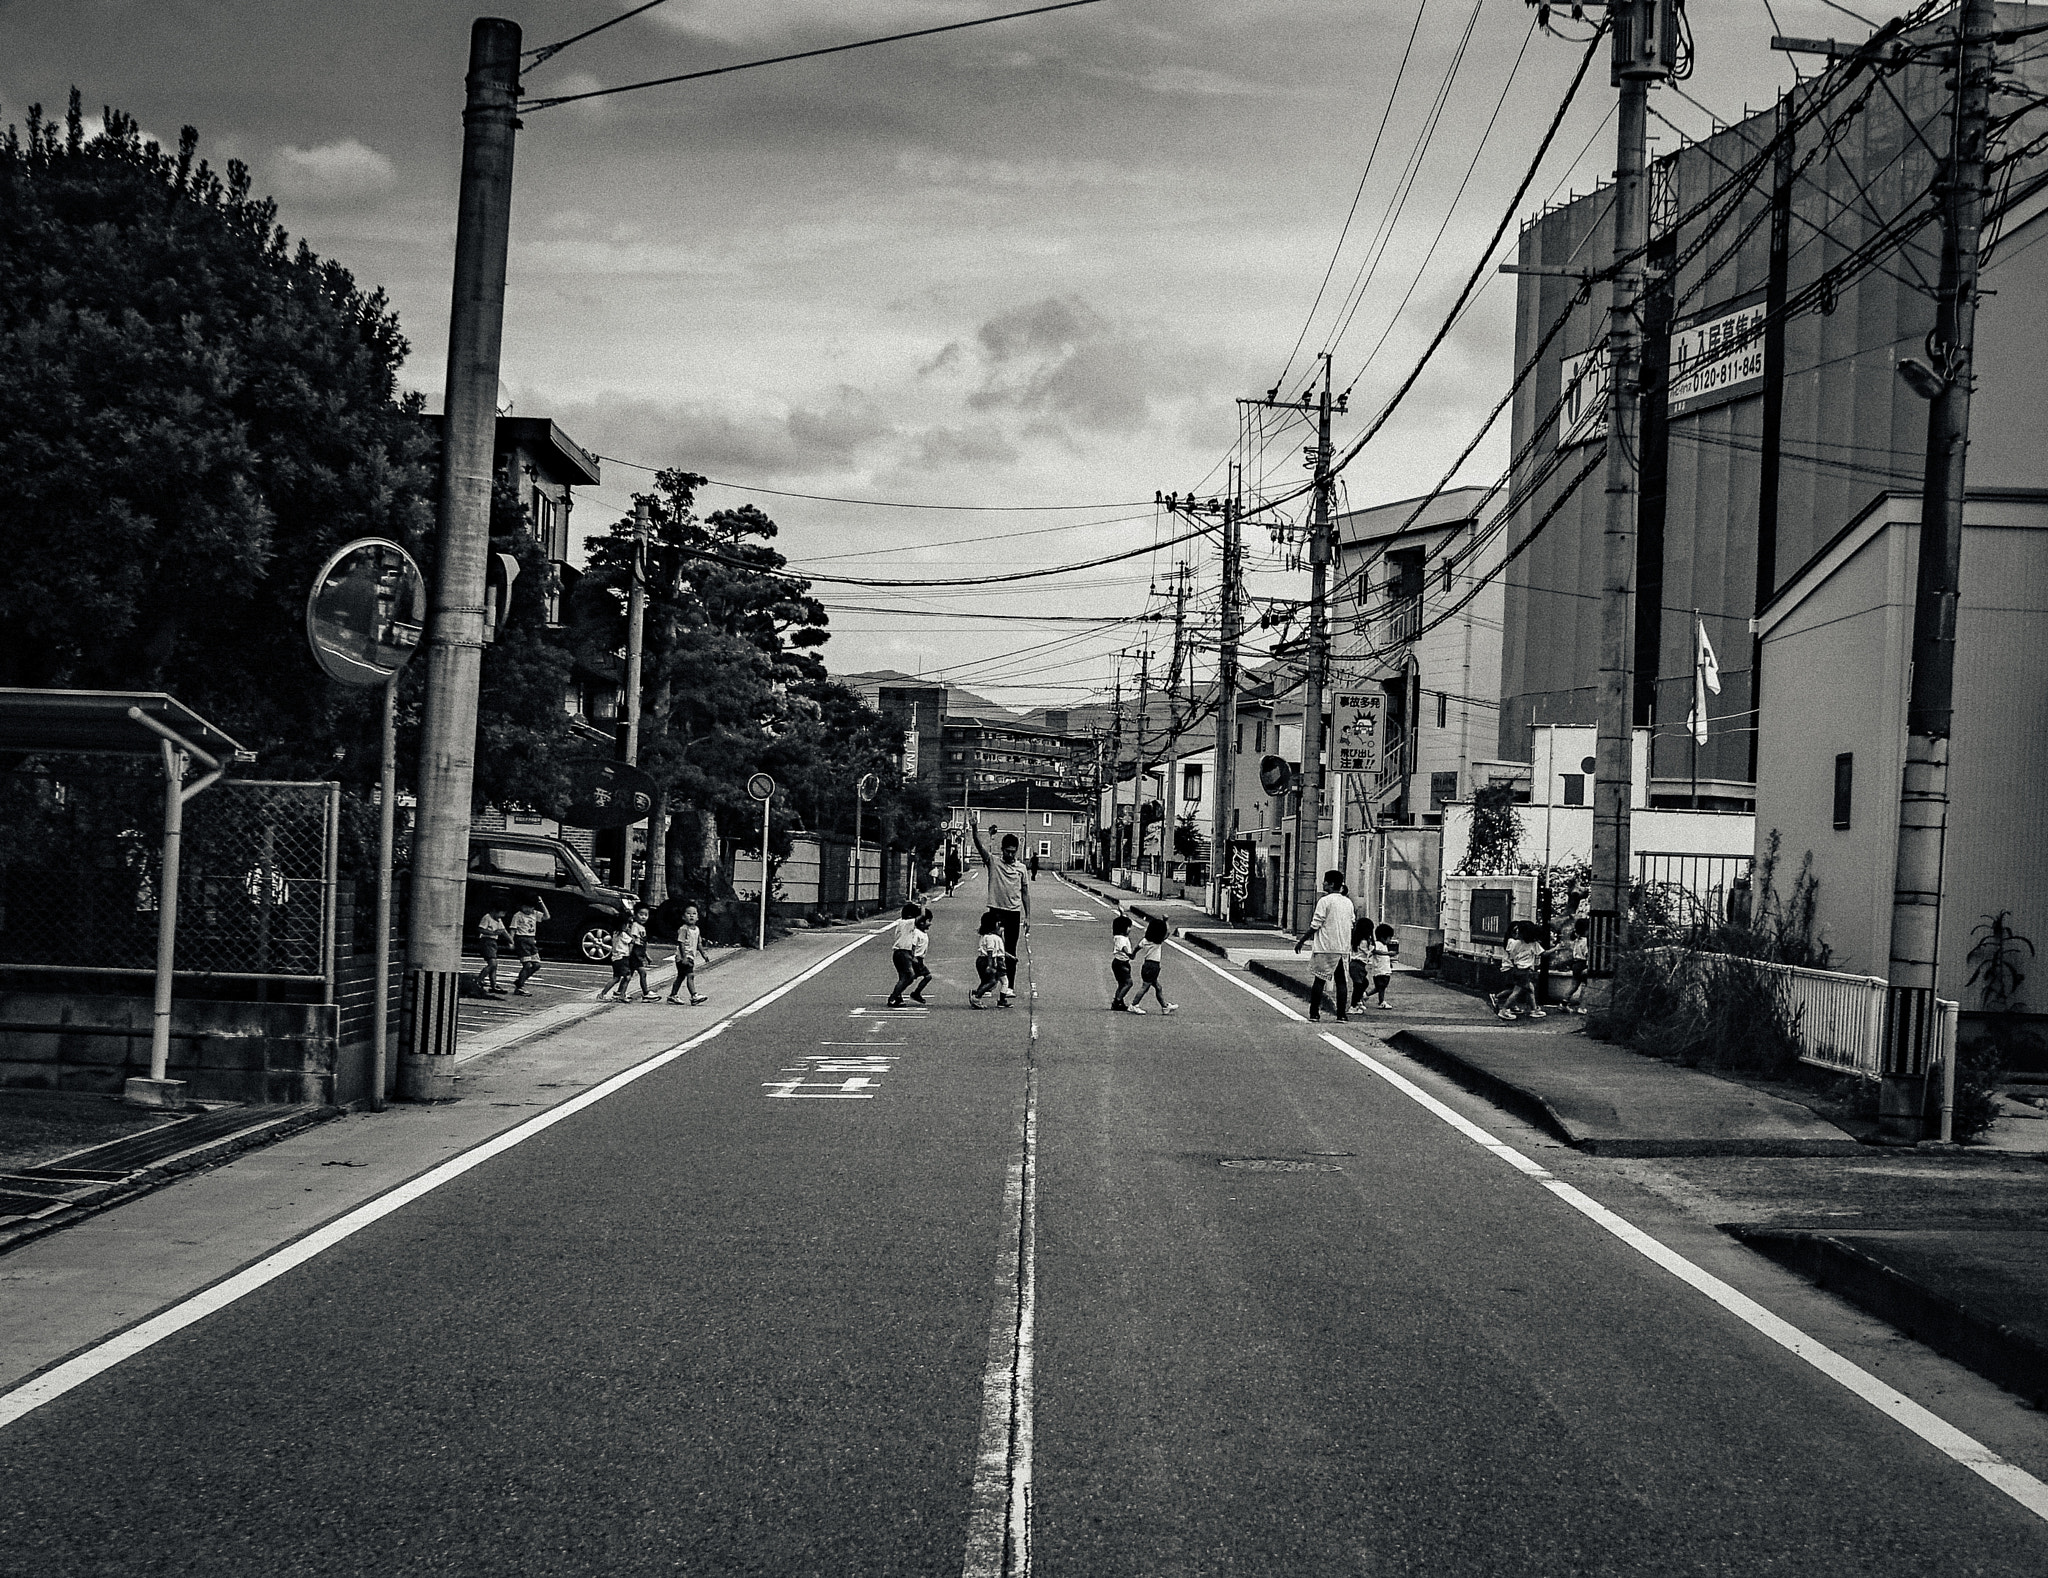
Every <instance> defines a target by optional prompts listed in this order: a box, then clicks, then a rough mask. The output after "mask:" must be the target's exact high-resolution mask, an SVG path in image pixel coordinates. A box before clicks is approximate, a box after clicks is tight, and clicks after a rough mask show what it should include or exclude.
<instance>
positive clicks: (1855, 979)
mask: <svg viewBox="0 0 2048 1578" xmlns="http://www.w3.org/2000/svg"><path fill="white" fill-rule="evenodd" d="M1710 957H1712V958H1713V959H1714V962H1715V965H1716V967H1718V968H1720V969H1725V970H1747V971H1749V972H1751V973H1753V974H1756V975H1762V976H1767V977H1769V978H1770V979H1772V980H1773V981H1775V982H1776V983H1777V986H1778V990H1779V993H1780V999H1781V1001H1782V1002H1783V1003H1784V1005H1785V1009H1786V1012H1787V1013H1790V1014H1793V1015H1796V1016H1797V1023H1798V1026H1799V1032H1798V1033H1799V1042H1800V1046H1801V1049H1802V1050H1801V1051H1800V1054H1799V1061H1800V1062H1802V1063H1810V1064H1812V1065H1813V1066H1814V1067H1816V1068H1828V1069H1834V1070H1836V1071H1837V1072H1839V1073H1843V1074H1857V1075H1861V1076H1862V1077H1863V1078H1865V1079H1876V1078H1878V1077H1879V1076H1880V1075H1883V1074H1924V1073H1930V1072H1933V1071H1936V1070H1940V1071H1942V1072H1943V1073H1944V1075H1945V1076H1948V1077H1952V1075H1953V1070H1954V1066H1955V1046H1956V1030H1957V1027H1958V1024H1959V1022H1960V1018H1961V1008H1960V1005H1958V1004H1956V1003H1952V1002H1949V1001H1948V1000H1946V999H1935V998H1932V997H1931V995H1930V997H1929V1012H1927V1013H1926V1014H1924V1015H1921V1016H1917V1017H1915V1019H1914V1021H1913V1023H1912V1024H1911V1025H1910V1026H1908V1025H1905V1024H1903V1023H1902V1022H1901V1017H1900V1016H1899V1015H1898V1014H1896V1013H1892V1012H1890V1011H1889V1010H1890V1006H1891V1004H1892V1002H1893V998H1894V994H1893V992H1892V990H1891V986H1890V983H1888V982H1887V981H1885V980H1884V979H1883V978H1882V977H1881V976H1875V975H1845V974H1842V973H1840V972H1839V971H1835V970H1812V969H1807V968H1805V967H1803V966H1799V965H1791V964H1772V963H1769V962H1768V961H1766V960H1763V959H1743V958H1737V957H1734V956H1732V955H1712V956H1710Z"/></svg>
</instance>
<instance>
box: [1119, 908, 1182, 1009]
mask: <svg viewBox="0 0 2048 1578" xmlns="http://www.w3.org/2000/svg"><path fill="white" fill-rule="evenodd" d="M1172 931H1173V928H1172V927H1170V926H1168V925H1167V924H1166V920H1165V918H1164V917H1163V916H1159V915H1155V916H1153V917H1152V918H1151V919H1150V920H1148V921H1147V922H1145V940H1144V942H1142V943H1141V944H1139V946H1138V995H1137V997H1136V998H1134V999H1133V1000H1132V1002H1131V1009H1130V1011H1131V1012H1132V1013H1134V1014H1142V1013H1143V1012H1144V1011H1145V1010H1144V1008H1143V1007H1142V1006H1140V1005H1141V1004H1143V1003H1144V1001H1145V994H1146V993H1147V992H1150V993H1151V994H1152V995H1153V996H1154V997H1156V998H1158V999H1159V1011H1160V1012H1161V1013H1162V1014H1170V1013H1172V1012H1173V1011H1174V1010H1175V1008H1176V1007H1177V1006H1178V1005H1176V1004H1174V1003H1169V1002H1168V1001H1167V1000H1166V992H1165V989H1164V988H1162V987H1161V986H1160V984H1159V960H1160V955H1161V954H1163V953H1164V952H1165V951H1166V939H1167V938H1168V937H1169V936H1171V935H1172Z"/></svg>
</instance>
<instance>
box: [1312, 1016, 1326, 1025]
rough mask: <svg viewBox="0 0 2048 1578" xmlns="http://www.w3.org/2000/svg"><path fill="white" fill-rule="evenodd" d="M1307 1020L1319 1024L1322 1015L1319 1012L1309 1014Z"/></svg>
mask: <svg viewBox="0 0 2048 1578" xmlns="http://www.w3.org/2000/svg"><path fill="white" fill-rule="evenodd" d="M1308 1022H1309V1023H1310V1024H1312V1025H1319V1024H1321V1023H1322V1022H1323V1016H1322V1015H1321V1014H1310V1015H1309V1016H1308Z"/></svg>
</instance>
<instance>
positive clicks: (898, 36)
mask: <svg viewBox="0 0 2048 1578" xmlns="http://www.w3.org/2000/svg"><path fill="white" fill-rule="evenodd" d="M1100 3H1101V0H1057V3H1056V4H1053V5H1039V6H1033V7H1031V8H1030V9H1029V10H1027V11H1005V12H1004V13H1003V14H1002V15H1001V16H978V17H973V18H970V19H969V20H968V21H965V22H947V23H944V24H942V25H940V26H938V27H919V28H913V29H911V31H909V32H907V33H889V34H886V35H884V36H883V37H881V38H862V39H856V40H854V42H852V43H850V44H827V45H825V46H824V47H823V48H821V49H800V50H798V51H796V52H795V53H794V54H790V55H770V56H769V57H768V58H767V59H765V60H743V61H740V62H739V63H738V64H736V65H731V66H713V67H711V68H709V69H708V70H705V71H684V72H679V73H678V74H677V75H675V76H673V77H649V78H648V79H647V80H646V81H644V82H625V83H621V84H620V85H619V86H618V87H615V88H592V89H591V90H590V91H589V92H587V93H561V94H557V95H556V96H555V97H554V98H551V99H529V100H527V101H525V102H524V103H522V104H521V105H520V106H519V112H520V113H521V114H522V115H525V114H529V113H531V112H532V111H534V110H551V109H553V108H554V107H555V106H556V105H558V104H577V103H580V102H582V101H583V100H584V99H603V98H609V97H611V95H613V94H615V93H632V92H635V91H637V90H638V89H641V88H661V87H667V86H668V85H669V84H670V83H675V82H696V81H699V80H700V79H702V78H704V77H722V76H725V75H726V74H727V73H728V72H734V71H752V70H753V69H754V68H755V67H756V66H780V65H785V64H787V63H788V62H790V61H792V60H812V59H815V58H816V57H818V56H819V55H840V54H844V53H845V52H846V51H847V50H849V49H868V48H872V47H873V46H874V45H876V44H900V43H901V42H903V40H905V39H907V38H929V37H931V36H932V35H933V34H934V33H957V32H959V31H960V29H962V28H965V27H986V26H988V24H989V23H991V22H1014V21H1015V20H1016V19H1017V18H1018V17H1024V16H1042V15H1044V14H1045V13H1046V12H1048V11H1071V10H1073V9H1074V8H1075V7H1077V6H1084V5H1097V4H1100Z"/></svg>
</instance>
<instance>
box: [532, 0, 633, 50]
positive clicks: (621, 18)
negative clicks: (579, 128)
mask: <svg viewBox="0 0 2048 1578" xmlns="http://www.w3.org/2000/svg"><path fill="white" fill-rule="evenodd" d="M664 3H666V0H647V3H646V4H645V5H636V6H635V7H633V9H632V10H630V11H621V12H620V13H619V14H618V15H617V16H615V17H613V18H612V19H611V20H610V21H608V22H600V23H598V24H597V26H596V27H586V28H585V29H584V30H583V31H582V32H580V33H572V34H570V35H569V36H568V37H567V38H565V39H562V40H561V41H560V42H558V43H553V44H543V45H541V47H540V48H539V49H529V50H527V51H526V53H527V54H529V55H531V56H532V57H533V63H534V65H536V66H538V65H540V64H541V63H542V62H543V61H546V60H551V59H552V58H554V57H555V56H556V55H559V54H560V53H561V52H562V51H563V50H565V49H567V48H568V47H569V46H570V45H571V44H580V43H582V42H583V41H584V40H585V39H586V38H588V37H590V35H591V34H593V33H602V32H603V31H604V30H605V29H606V28H608V27H617V26H618V25H619V24H620V23H621V22H630V21H631V20H632V19H633V18H634V17H636V16H638V15H639V14H640V13H641V12H642V11H652V10H653V9H654V8H655V7H656V6H658V5H662V4H664Z"/></svg>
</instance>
